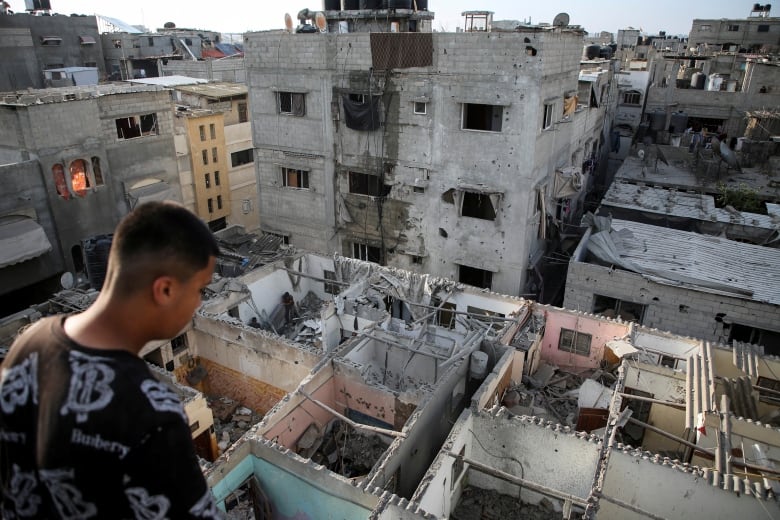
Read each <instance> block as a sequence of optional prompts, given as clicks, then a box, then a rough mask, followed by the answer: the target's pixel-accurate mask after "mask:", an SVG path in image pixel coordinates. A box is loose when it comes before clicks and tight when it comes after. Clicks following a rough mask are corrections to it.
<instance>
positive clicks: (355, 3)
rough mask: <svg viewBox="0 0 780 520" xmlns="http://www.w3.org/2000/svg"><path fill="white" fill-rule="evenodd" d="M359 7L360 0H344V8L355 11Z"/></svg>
mask: <svg viewBox="0 0 780 520" xmlns="http://www.w3.org/2000/svg"><path fill="white" fill-rule="evenodd" d="M358 9H360V0H344V10H346V11H357V10H358Z"/></svg>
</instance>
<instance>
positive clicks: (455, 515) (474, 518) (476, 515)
mask: <svg viewBox="0 0 780 520" xmlns="http://www.w3.org/2000/svg"><path fill="white" fill-rule="evenodd" d="M450 518H451V519H452V520H560V519H561V513H560V511H557V512H556V511H555V508H554V506H553V504H552V502H550V501H549V500H547V499H542V502H540V504H539V505H534V504H526V503H523V502H520V500H519V499H518V498H517V497H510V496H508V495H501V494H499V493H497V492H496V491H493V490H492V489H481V488H477V487H471V486H468V487H467V488H466V489H464V490H463V493H462V494H461V496H460V502H458V507H456V508H455V510H454V511H453V512H452V513H451V514H450Z"/></svg>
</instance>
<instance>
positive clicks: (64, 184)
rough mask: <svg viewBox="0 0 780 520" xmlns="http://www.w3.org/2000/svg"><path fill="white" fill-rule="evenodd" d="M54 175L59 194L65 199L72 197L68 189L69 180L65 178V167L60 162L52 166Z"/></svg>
mask: <svg viewBox="0 0 780 520" xmlns="http://www.w3.org/2000/svg"><path fill="white" fill-rule="evenodd" d="M51 173H52V177H54V187H55V188H56V190H57V195H59V196H60V197H62V198H63V199H65V200H68V199H70V190H69V189H68V181H67V180H65V167H64V166H63V165H61V164H59V163H57V164H55V165H54V166H52V167H51Z"/></svg>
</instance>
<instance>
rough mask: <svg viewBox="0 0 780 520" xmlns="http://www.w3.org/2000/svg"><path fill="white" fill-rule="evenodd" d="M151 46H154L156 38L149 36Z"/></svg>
mask: <svg viewBox="0 0 780 520" xmlns="http://www.w3.org/2000/svg"><path fill="white" fill-rule="evenodd" d="M149 47H154V38H153V37H151V36H149Z"/></svg>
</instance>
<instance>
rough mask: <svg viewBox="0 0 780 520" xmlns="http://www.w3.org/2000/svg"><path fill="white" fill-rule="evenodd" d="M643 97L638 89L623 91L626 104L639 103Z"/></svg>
mask: <svg viewBox="0 0 780 520" xmlns="http://www.w3.org/2000/svg"><path fill="white" fill-rule="evenodd" d="M641 99H642V94H641V93H640V92H638V91H636V90H629V91H627V92H624V93H623V104H624V105H638V104H639V102H640V101H641Z"/></svg>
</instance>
